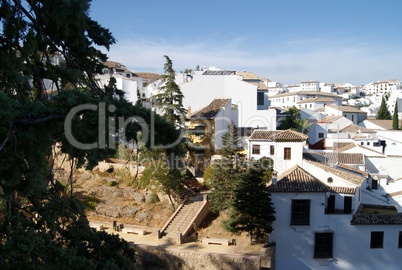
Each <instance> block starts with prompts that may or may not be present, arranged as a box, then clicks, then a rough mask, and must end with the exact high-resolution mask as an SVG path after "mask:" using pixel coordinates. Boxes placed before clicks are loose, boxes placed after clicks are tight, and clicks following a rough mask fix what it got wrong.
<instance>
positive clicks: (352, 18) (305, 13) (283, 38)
mask: <svg viewBox="0 0 402 270" xmlns="http://www.w3.org/2000/svg"><path fill="white" fill-rule="evenodd" d="M401 10H402V1H400V0H383V1H373V0H365V1H363V0H362V1H357V0H336V1H334V0H332V1H329V0H328V1H326V0H284V1H280V0H276V1H273V0H265V1H263V0H250V1H244V0H243V1H238V0H231V1H226V0H225V1H224V0H202V1H191V0H187V1H182V0H142V1H129V0H113V1H110V0H93V1H92V5H91V9H90V14H89V15H90V17H91V18H92V19H94V20H96V21H98V22H99V23H100V24H101V25H102V26H104V27H106V28H109V29H110V31H111V32H112V33H113V35H114V37H115V38H116V39H117V43H116V44H114V45H113V46H112V47H111V50H110V51H109V52H108V56H109V60H112V61H117V62H120V63H122V64H124V65H126V66H127V67H128V69H130V70H132V71H134V72H135V71H147V72H156V73H162V72H163V64H164V62H165V61H164V60H165V59H164V58H163V55H168V56H169V57H170V59H172V61H173V67H174V69H175V70H176V71H177V72H180V71H182V70H184V69H185V68H192V69H194V68H195V67H196V66H197V65H199V66H200V67H204V66H207V67H209V66H216V67H219V68H222V69H226V70H237V71H243V70H247V71H250V72H254V73H256V74H258V75H259V76H260V77H266V78H268V79H270V80H271V81H277V82H281V83H284V84H294V83H300V82H301V81H309V80H317V81H322V82H327V83H346V82H349V83H353V84H356V85H360V84H365V83H369V82H372V81H378V80H388V79H398V80H402V16H401V14H400V11H401Z"/></svg>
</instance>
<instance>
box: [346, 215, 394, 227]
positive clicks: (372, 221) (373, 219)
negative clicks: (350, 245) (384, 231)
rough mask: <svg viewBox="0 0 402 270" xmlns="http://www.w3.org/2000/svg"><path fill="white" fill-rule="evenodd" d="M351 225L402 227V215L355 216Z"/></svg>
mask: <svg viewBox="0 0 402 270" xmlns="http://www.w3.org/2000/svg"><path fill="white" fill-rule="evenodd" d="M350 224H351V225H402V214H371V215H353V217H352V220H351V221H350Z"/></svg>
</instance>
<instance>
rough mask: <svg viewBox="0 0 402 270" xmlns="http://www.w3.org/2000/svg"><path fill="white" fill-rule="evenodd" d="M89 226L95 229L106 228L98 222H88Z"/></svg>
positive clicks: (101, 229) (102, 229)
mask: <svg viewBox="0 0 402 270" xmlns="http://www.w3.org/2000/svg"><path fill="white" fill-rule="evenodd" d="M89 227H91V228H94V229H95V230H97V231H104V230H106V229H107V227H106V226H104V225H102V224H100V223H89Z"/></svg>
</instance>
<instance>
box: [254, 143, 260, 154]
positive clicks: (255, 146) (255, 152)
mask: <svg viewBox="0 0 402 270" xmlns="http://www.w3.org/2000/svg"><path fill="white" fill-rule="evenodd" d="M259 154H260V145H255V144H254V145H253V155H259Z"/></svg>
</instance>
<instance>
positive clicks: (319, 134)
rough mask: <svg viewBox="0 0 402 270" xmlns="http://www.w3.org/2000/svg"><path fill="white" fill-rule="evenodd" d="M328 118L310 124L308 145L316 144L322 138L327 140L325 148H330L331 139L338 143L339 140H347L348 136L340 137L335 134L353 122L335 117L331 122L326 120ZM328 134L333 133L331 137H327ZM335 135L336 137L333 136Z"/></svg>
mask: <svg viewBox="0 0 402 270" xmlns="http://www.w3.org/2000/svg"><path fill="white" fill-rule="evenodd" d="M326 119H329V118H324V119H321V120H319V121H318V122H317V123H314V124H312V125H311V126H310V127H309V132H308V138H309V143H310V144H315V143H316V142H318V141H320V140H322V139H323V138H328V139H329V140H328V142H326V143H327V144H326V147H332V142H331V143H329V141H331V139H335V140H336V141H339V139H341V140H342V139H349V137H348V136H346V135H345V136H342V134H339V132H337V131H338V130H342V129H344V128H345V127H347V126H349V125H351V124H353V122H352V121H351V120H349V119H347V118H345V117H343V116H342V117H336V118H333V120H330V121H329V120H326ZM329 133H335V134H333V135H332V136H329ZM335 135H336V136H335Z"/></svg>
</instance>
